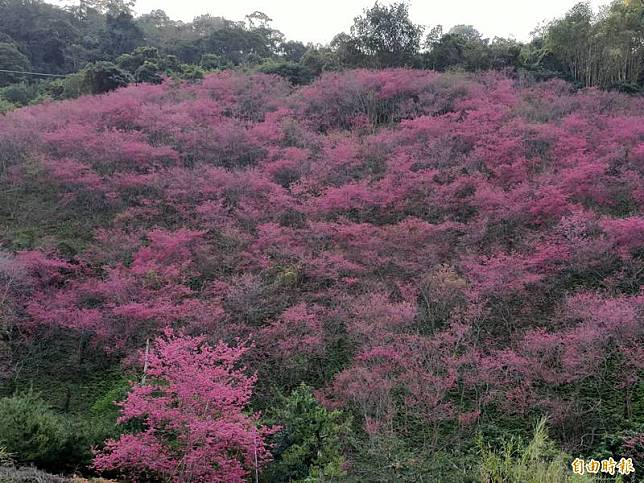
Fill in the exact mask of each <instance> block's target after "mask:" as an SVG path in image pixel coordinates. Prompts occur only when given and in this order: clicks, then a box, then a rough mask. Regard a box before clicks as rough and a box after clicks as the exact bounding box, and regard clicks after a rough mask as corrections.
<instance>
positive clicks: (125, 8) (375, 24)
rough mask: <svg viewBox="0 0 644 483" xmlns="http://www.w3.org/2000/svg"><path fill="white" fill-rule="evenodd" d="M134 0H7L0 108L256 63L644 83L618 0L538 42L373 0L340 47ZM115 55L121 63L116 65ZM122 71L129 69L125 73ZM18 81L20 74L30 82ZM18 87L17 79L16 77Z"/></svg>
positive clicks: (629, 6) (641, 27)
mask: <svg viewBox="0 0 644 483" xmlns="http://www.w3.org/2000/svg"><path fill="white" fill-rule="evenodd" d="M133 5H134V4H133V2H124V1H122V0H118V1H117V0H115V1H102V0H100V1H99V0H92V1H85V0H83V1H81V2H80V4H79V5H76V6H69V7H64V8H61V7H57V6H54V5H50V4H48V3H45V2H43V1H42V0H0V69H2V70H8V71H18V72H36V73H41V74H50V75H52V74H56V75H60V74H74V73H78V74H76V75H71V76H69V77H68V78H67V79H64V80H55V81H53V82H42V81H41V82H38V80H39V79H40V80H42V79H43V78H45V79H46V77H44V76H33V75H21V74H19V73H15V72H0V87H2V86H8V85H9V86H10V87H9V88H8V89H3V90H0V111H3V110H4V111H6V110H8V109H10V108H12V107H14V106H21V105H26V104H29V103H37V102H41V101H42V100H46V99H61V98H69V97H77V96H78V95H81V94H83V93H92V92H100V91H101V89H102V88H103V87H102V86H98V87H97V86H96V85H95V84H94V82H93V80H94V79H96V77H97V74H95V73H94V74H88V75H85V73H86V72H87V71H96V70H98V71H99V74H98V76H102V77H107V78H108V80H107V81H104V82H103V84H104V85H105V84H107V85H108V86H110V81H109V77H110V76H111V75H114V76H116V77H117V80H116V81H114V83H113V86H110V87H118V86H120V85H123V83H129V82H135V81H136V82H160V80H161V78H162V77H163V76H165V75H174V76H177V77H181V78H184V79H195V78H199V77H201V76H202V75H203V73H204V72H207V71H213V70H221V69H227V68H245V69H251V70H259V71H261V72H265V73H274V74H278V75H281V76H283V77H286V78H287V79H289V81H291V82H292V83H294V84H307V83H309V82H311V81H312V80H313V78H314V77H315V76H318V75H320V74H321V73H322V72H325V71H329V70H342V69H350V68H356V67H371V68H389V67H412V68H427V69H432V70H439V71H446V70H465V71H470V72H474V71H480V70H489V69H495V70H505V71H509V72H514V73H515V74H516V75H523V76H525V75H527V76H529V77H531V78H534V79H548V78H553V77H559V78H563V79H565V80H568V81H570V82H573V83H574V84H575V85H578V86H580V87H588V86H599V87H602V88H611V89H618V90H622V91H626V92H638V91H640V90H641V89H642V86H644V60H643V59H644V5H643V3H642V2H641V1H639V0H635V1H633V0H615V1H613V2H612V3H611V4H610V5H608V6H605V7H603V8H602V9H600V10H599V11H598V12H593V11H592V9H591V8H590V7H589V5H588V4H586V3H580V4H578V5H576V6H575V7H574V8H572V9H571V10H570V11H569V12H568V13H567V14H566V15H565V16H564V17H562V18H559V19H555V20H553V21H551V22H550V23H548V24H546V25H544V26H542V27H541V28H538V29H537V30H536V31H535V32H534V33H533V38H532V40H531V41H530V42H527V43H521V42H517V41H515V40H513V39H505V38H498V37H497V38H493V39H488V38H484V37H483V36H482V35H481V34H480V33H479V32H478V31H477V30H476V29H475V27H473V26H471V25H457V26H454V27H452V28H451V29H450V30H448V31H444V30H443V28H442V27H441V26H440V25H436V26H433V27H429V26H424V25H418V24H415V23H414V22H413V21H412V20H411V19H410V17H409V11H408V6H407V5H406V4H405V3H394V4H392V5H382V4H379V3H376V4H375V5H374V6H373V7H372V8H370V9H367V10H365V11H364V13H363V14H362V15H360V16H358V17H356V18H355V19H354V22H353V25H352V27H351V29H350V31H349V32H348V33H339V34H338V35H336V36H335V37H334V38H333V40H332V41H331V42H330V43H329V45H311V44H309V45H304V44H303V43H302V42H298V41H297V40H292V39H291V40H287V39H286V38H285V37H284V35H283V34H282V33H281V32H279V31H278V30H276V29H274V28H273V27H272V19H270V18H269V17H268V16H266V15H265V14H264V13H262V12H253V13H250V14H249V15H247V16H246V18H245V19H244V20H243V21H231V20H228V19H225V18H222V17H213V16H211V15H201V16H199V17H196V18H195V19H193V21H192V22H182V21H176V20H172V19H170V18H169V17H168V16H167V15H166V13H165V12H163V11H162V10H153V11H151V12H150V13H147V14H143V15H140V16H134V13H133V10H132V7H133ZM104 62H109V63H111V64H114V67H112V65H106V64H103V63H104ZM115 68H118V69H120V70H122V71H123V72H117V71H115V70H114V69H115ZM21 81H22V83H19V84H16V82H21ZM12 84H13V85H12Z"/></svg>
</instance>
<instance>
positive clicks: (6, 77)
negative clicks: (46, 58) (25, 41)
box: [0, 42, 31, 87]
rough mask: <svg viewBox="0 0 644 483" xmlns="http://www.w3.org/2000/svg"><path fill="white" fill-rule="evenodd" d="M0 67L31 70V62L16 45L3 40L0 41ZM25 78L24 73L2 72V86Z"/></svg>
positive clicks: (0, 78)
mask: <svg viewBox="0 0 644 483" xmlns="http://www.w3.org/2000/svg"><path fill="white" fill-rule="evenodd" d="M0 69H2V70H14V71H21V72H29V71H31V62H29V59H28V58H27V56H26V55H24V54H23V53H22V52H20V51H19V50H18V49H17V48H16V46H15V45H13V44H8V43H5V42H2V43H0ZM24 78H25V76H24V75H22V74H16V73H11V72H0V87H2V86H6V85H9V84H11V83H13V82H18V81H20V80H22V79H24Z"/></svg>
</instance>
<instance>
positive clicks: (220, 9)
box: [135, 0, 609, 44]
mask: <svg viewBox="0 0 644 483" xmlns="http://www.w3.org/2000/svg"><path fill="white" fill-rule="evenodd" d="M578 1H579V0H539V1H534V0H411V1H410V2H409V4H410V14H411V17H412V19H413V21H414V22H415V23H417V24H421V25H429V26H434V25H437V24H440V25H443V28H444V30H445V31H447V30H449V28H450V27H452V26H454V25H459V24H465V25H474V27H475V28H476V29H477V30H478V31H479V32H481V33H482V34H483V36H484V37H490V38H491V37H494V36H500V37H513V38H515V39H517V40H528V39H529V38H530V32H532V31H533V30H534V29H535V27H536V26H537V25H539V24H540V23H542V22H543V21H547V20H551V19H553V18H556V17H560V16H562V15H563V14H564V13H565V12H566V11H568V10H569V9H570V8H571V7H572V6H573V5H575V4H576V3H578ZM373 3H374V0H316V1H309V0H226V1H219V0H214V1H213V0H138V2H137V4H136V6H135V11H136V12H137V13H139V14H141V13H147V12H149V11H151V10H155V9H161V10H165V12H166V13H167V14H168V16H169V17H170V18H173V19H176V20H183V21H190V20H192V19H193V18H194V17H196V16H197V15H200V14H204V13H209V14H211V15H213V16H220V17H225V18H227V19H230V20H242V19H243V18H244V17H245V16H246V15H247V14H249V13H252V12H254V11H255V10H259V11H262V12H264V13H266V14H267V15H268V16H269V17H271V18H272V19H273V27H274V28H276V29H278V30H280V31H282V32H283V33H284V34H285V35H286V38H287V39H289V40H300V41H302V42H304V43H308V42H313V43H322V44H325V43H328V42H329V41H331V39H332V38H333V37H334V36H335V35H336V34H337V33H339V32H343V31H345V32H348V30H349V28H350V27H351V24H352V23H353V18H354V17H356V16H357V15H360V13H361V12H362V11H363V10H364V9H365V8H369V7H371V6H372V5H373ZM381 3H383V4H387V3H391V2H388V1H387V0H381ZM607 3H609V0H591V4H592V6H593V7H594V8H595V9H597V8H598V7H599V6H601V5H605V4H607Z"/></svg>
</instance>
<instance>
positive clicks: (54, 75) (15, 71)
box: [0, 69, 67, 77]
mask: <svg viewBox="0 0 644 483" xmlns="http://www.w3.org/2000/svg"><path fill="white" fill-rule="evenodd" d="M0 72H7V73H9V74H27V75H44V76H47V77H67V76H66V75H62V74H45V73H44V72H24V71H21V70H6V69H0Z"/></svg>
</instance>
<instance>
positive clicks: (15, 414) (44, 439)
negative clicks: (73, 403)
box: [0, 393, 70, 467]
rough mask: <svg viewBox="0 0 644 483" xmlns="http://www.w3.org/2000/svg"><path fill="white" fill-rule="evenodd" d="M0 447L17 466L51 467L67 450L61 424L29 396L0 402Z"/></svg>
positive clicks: (32, 396)
mask: <svg viewBox="0 0 644 483" xmlns="http://www.w3.org/2000/svg"><path fill="white" fill-rule="evenodd" d="M0 428H2V431H0V446H2V447H4V448H5V449H6V451H7V452H8V453H10V454H12V457H13V458H14V459H15V461H16V462H18V463H23V464H24V463H34V464H36V465H39V466H42V467H49V466H51V465H53V464H55V463H56V462H57V461H58V460H59V459H60V458H61V457H62V456H63V454H64V453H66V452H67V451H68V450H69V444H70V440H69V431H68V430H67V428H66V423H65V421H64V420H63V419H62V418H61V417H60V416H58V415H57V414H56V413H54V412H53V411H52V410H51V409H50V408H49V407H48V406H47V405H46V404H45V403H44V402H43V401H41V400H40V399H39V398H38V397H36V396H34V395H33V394H32V393H28V394H25V395H14V396H11V397H5V398H2V399H0Z"/></svg>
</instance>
